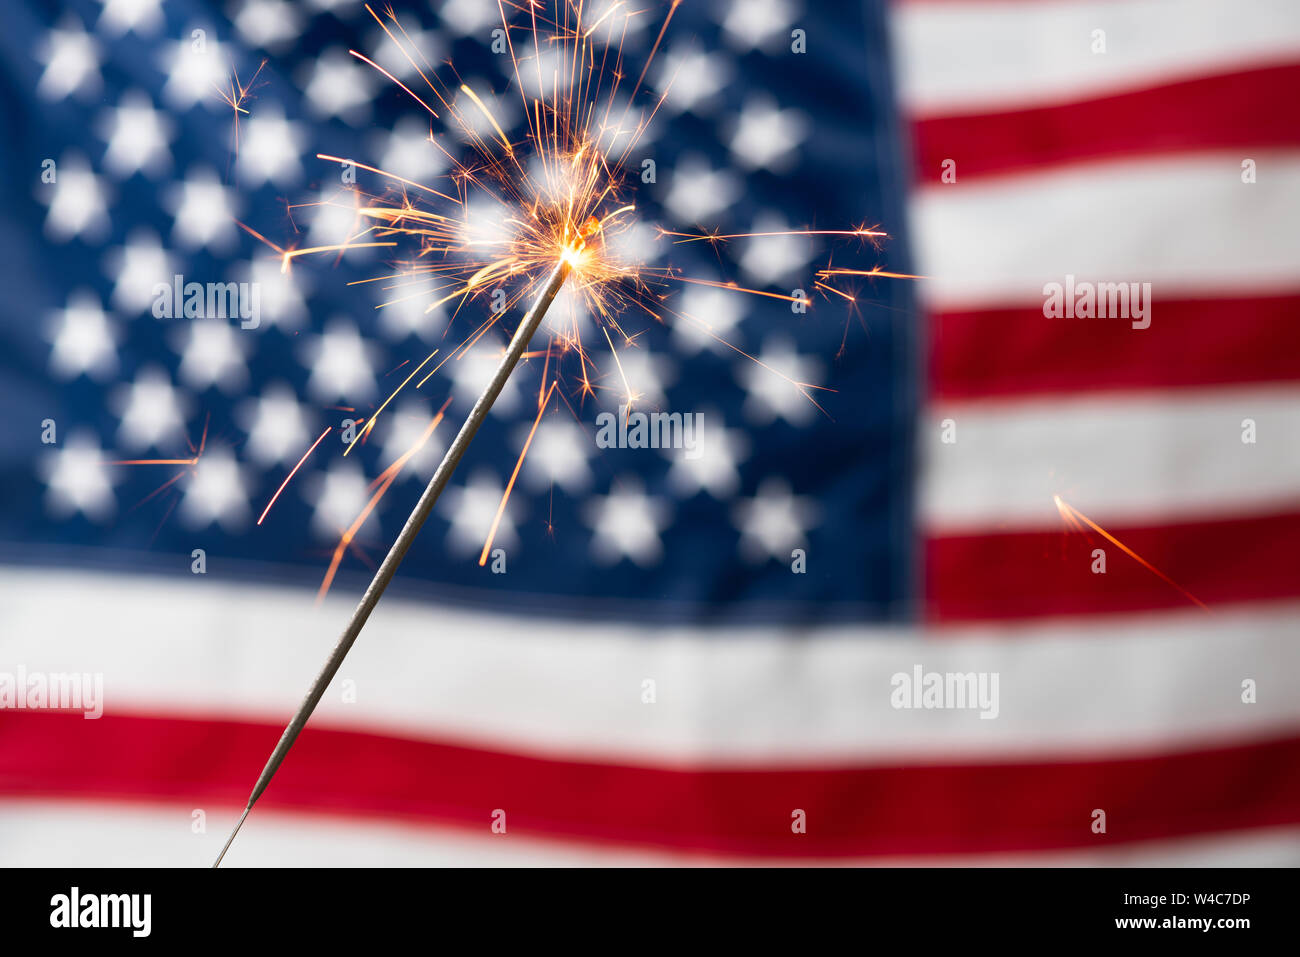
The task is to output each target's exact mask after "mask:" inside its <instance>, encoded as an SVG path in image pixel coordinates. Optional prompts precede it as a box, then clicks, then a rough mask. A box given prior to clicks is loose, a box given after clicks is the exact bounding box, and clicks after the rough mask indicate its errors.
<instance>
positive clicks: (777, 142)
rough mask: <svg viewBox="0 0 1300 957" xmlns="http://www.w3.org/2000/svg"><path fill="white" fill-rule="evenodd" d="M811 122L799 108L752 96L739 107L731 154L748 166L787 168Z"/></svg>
mask: <svg viewBox="0 0 1300 957" xmlns="http://www.w3.org/2000/svg"><path fill="white" fill-rule="evenodd" d="M810 127H811V124H809V122H808V118H807V117H806V116H805V115H804V114H803V113H802V112H800V111H799V110H796V109H793V108H791V109H788V110H783V109H780V108H779V107H778V106H777V105H776V103H775V102H773V101H772V100H771V99H770V98H769V97H766V96H751V97H750V98H749V99H747V100H746V101H745V105H744V106H742V107H741V110H740V116H739V117H738V118H737V120H736V130H735V132H734V133H733V134H732V137H731V144H730V146H731V155H732V156H733V157H735V159H736V162H737V163H739V164H740V165H741V166H744V167H747V168H749V169H770V170H772V171H773V172H774V173H782V172H786V171H788V170H789V169H790V168H791V167H792V166H793V165H794V162H795V160H796V159H797V158H798V154H797V152H796V148H797V147H798V146H799V144H800V143H802V142H803V141H804V139H805V138H806V137H807V136H808V131H809V129H810Z"/></svg>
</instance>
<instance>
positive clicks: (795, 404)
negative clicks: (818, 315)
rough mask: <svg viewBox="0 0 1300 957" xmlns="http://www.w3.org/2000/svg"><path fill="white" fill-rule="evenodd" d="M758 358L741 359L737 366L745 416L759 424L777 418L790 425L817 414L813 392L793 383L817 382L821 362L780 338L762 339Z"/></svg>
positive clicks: (767, 422)
mask: <svg viewBox="0 0 1300 957" xmlns="http://www.w3.org/2000/svg"><path fill="white" fill-rule="evenodd" d="M757 358H758V362H750V361H749V360H747V359H746V360H741V361H739V363H738V365H737V367H736V369H737V371H736V378H737V379H739V380H740V384H741V385H742V386H743V387H744V389H745V391H746V392H747V393H749V394H748V396H747V397H746V399H745V415H746V416H747V417H748V418H749V419H750V420H751V421H752V422H754V423H756V424H758V425H767V424H769V423H771V422H773V421H774V420H775V419H776V418H778V417H780V418H782V419H784V420H785V421H786V422H789V423H790V424H791V425H803V424H805V423H807V422H808V421H809V420H811V419H812V417H813V416H814V415H815V414H816V413H817V408H816V406H814V405H813V400H814V398H815V395H813V394H812V393H808V394H805V392H804V391H801V390H800V388H799V386H797V385H796V384H795V383H802V384H808V385H813V384H816V381H817V379H818V377H819V376H820V375H821V363H820V362H818V361H817V360H816V359H815V358H812V357H809V356H801V355H799V354H798V353H797V352H796V351H795V349H794V345H793V344H792V343H791V342H790V341H789V340H787V339H783V338H779V337H773V338H771V339H768V340H767V341H766V342H764V343H763V351H762V352H761V353H760V354H759V355H758V357H757ZM760 363H761V365H760ZM790 380H794V381H793V382H792V381H790Z"/></svg>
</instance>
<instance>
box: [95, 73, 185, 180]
mask: <svg viewBox="0 0 1300 957" xmlns="http://www.w3.org/2000/svg"><path fill="white" fill-rule="evenodd" d="M99 136H100V139H103V140H105V141H106V142H107V143H108V150H107V152H105V153H104V167H105V168H106V169H107V170H108V171H109V172H110V173H112V174H113V175H114V176H117V177H118V178H119V179H126V178H127V177H128V176H132V175H134V174H135V173H137V172H143V173H144V174H145V175H146V176H148V177H149V178H151V179H153V178H156V177H157V176H159V175H161V174H162V173H164V172H166V171H167V170H168V169H170V168H171V165H172V156H171V151H170V150H169V149H168V148H167V146H168V144H169V143H170V142H171V138H172V122H171V120H170V119H169V118H168V117H167V116H166V114H164V113H161V112H159V111H158V110H155V109H154V108H153V102H152V101H151V100H150V99H149V96H148V94H146V93H144V92H142V91H140V90H128V91H127V92H125V93H123V94H122V98H121V100H119V101H118V106H117V108H116V109H111V110H105V111H104V112H103V113H101V114H100V116H99Z"/></svg>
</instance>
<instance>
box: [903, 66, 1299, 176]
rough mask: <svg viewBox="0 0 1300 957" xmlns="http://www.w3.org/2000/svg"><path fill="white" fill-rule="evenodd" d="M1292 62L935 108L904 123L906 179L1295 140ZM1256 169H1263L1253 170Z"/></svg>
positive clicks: (1295, 70) (1245, 152)
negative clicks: (973, 108)
mask: <svg viewBox="0 0 1300 957" xmlns="http://www.w3.org/2000/svg"><path fill="white" fill-rule="evenodd" d="M1297 92H1300V64H1294V63H1293V64H1287V65H1286V66H1275V67H1269V68H1265V69H1258V70H1249V71H1245V72H1240V73H1226V74H1221V75H1218V76H1209V77H1198V78H1196V79H1194V80H1187V81H1184V82H1180V83H1171V84H1169V85H1166V86H1160V87H1155V88H1151V89H1144V90H1137V91H1134V92H1130V93H1122V94H1119V95H1116V96H1107V97H1102V98H1098V99H1087V100H1080V101H1076V102H1070V103H1059V104H1053V105H1051V106H1045V107H1038V108H1035V109H1024V110H1015V111H1008V112H1002V113H985V114H979V115H964V116H941V117H934V118H931V119H923V120H918V121H917V122H916V123H915V124H914V136H915V156H916V178H917V181H918V182H920V183H926V184H940V183H941V179H940V175H941V173H942V171H943V162H944V160H946V159H952V160H954V161H955V162H956V174H957V183H958V184H960V183H963V182H966V181H968V180H970V179H972V178H975V177H979V176H987V175H990V174H1002V173H1014V172H1017V171H1023V170H1026V169H1032V168H1036V167H1042V166H1054V165H1059V164H1062V163H1071V162H1080V161H1086V160H1101V159H1110V158H1115V157H1120V156H1140V155H1162V154H1167V153H1181V152H1186V151H1188V150H1213V149H1233V150H1238V151H1241V154H1242V158H1245V157H1249V156H1252V155H1253V151H1255V150H1261V149H1267V148H1270V147H1287V146H1296V145H1298V144H1300V96H1297V95H1296V94H1297ZM1260 175H1264V174H1263V173H1261V174H1260Z"/></svg>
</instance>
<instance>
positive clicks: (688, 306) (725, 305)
mask: <svg viewBox="0 0 1300 957" xmlns="http://www.w3.org/2000/svg"><path fill="white" fill-rule="evenodd" d="M741 298H742V294H741V293H738V292H732V291H731V290H728V289H718V288H716V287H713V286H693V285H687V287H686V289H685V290H684V291H683V292H682V298H681V303H680V305H678V306H676V307H675V309H674V311H675V312H677V313H678V315H677V316H676V317H675V318H674V319H673V321H672V327H673V341H674V342H675V343H676V345H677V347H678V348H679V349H681V351H682V352H685V353H686V354H687V355H694V354H696V353H698V352H700V351H701V350H702V349H708V350H710V351H711V352H714V353H716V354H718V355H726V354H729V353H733V350H731V349H729V348H727V346H726V345H725V344H724V343H725V342H730V341H731V335H732V332H733V331H734V330H735V328H736V326H737V325H738V324H739V323H740V320H741V319H743V318H744V317H745V310H744V305H743V303H742V301H741ZM719 340H722V341H719ZM733 354H734V353H733Z"/></svg>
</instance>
